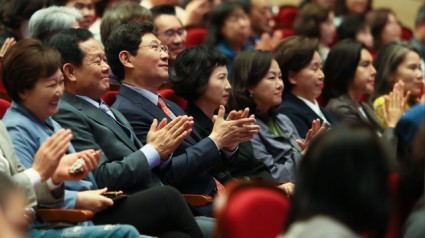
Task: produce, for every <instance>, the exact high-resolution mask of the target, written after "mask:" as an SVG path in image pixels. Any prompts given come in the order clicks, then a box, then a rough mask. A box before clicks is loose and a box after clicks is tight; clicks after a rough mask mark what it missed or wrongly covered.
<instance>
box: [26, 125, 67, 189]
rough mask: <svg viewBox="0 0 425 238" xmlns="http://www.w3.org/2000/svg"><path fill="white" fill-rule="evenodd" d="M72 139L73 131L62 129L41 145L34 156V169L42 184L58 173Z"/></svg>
mask: <svg viewBox="0 0 425 238" xmlns="http://www.w3.org/2000/svg"><path fill="white" fill-rule="evenodd" d="M71 139H72V134H71V130H69V129H67V130H64V129H61V130H59V131H58V132H57V133H56V134H54V135H53V136H51V137H50V138H48V139H47V140H46V141H45V142H44V143H43V144H41V146H40V148H39V149H38V151H37V153H36V154H35V156H34V163H33V164H32V168H33V169H34V170H35V171H37V172H38V174H39V175H40V177H41V181H42V182H43V181H45V180H47V179H48V178H50V177H51V176H52V175H53V173H54V172H55V171H56V168H57V167H58V165H59V162H60V160H61V158H62V157H63V155H64V154H65V152H66V151H67V150H68V146H69V142H70V141H71Z"/></svg>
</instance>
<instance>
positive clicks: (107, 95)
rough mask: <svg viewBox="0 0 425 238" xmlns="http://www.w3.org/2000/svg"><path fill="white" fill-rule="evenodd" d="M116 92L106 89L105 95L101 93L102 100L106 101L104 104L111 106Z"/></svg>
mask: <svg viewBox="0 0 425 238" xmlns="http://www.w3.org/2000/svg"><path fill="white" fill-rule="evenodd" d="M117 94H118V91H108V92H106V93H105V95H103V97H102V100H103V101H104V102H105V103H106V105H108V106H112V104H114V102H115V99H116V98H117Z"/></svg>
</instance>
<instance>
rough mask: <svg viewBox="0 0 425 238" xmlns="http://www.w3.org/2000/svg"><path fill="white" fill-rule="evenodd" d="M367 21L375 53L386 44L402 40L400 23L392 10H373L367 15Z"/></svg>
mask: <svg viewBox="0 0 425 238" xmlns="http://www.w3.org/2000/svg"><path fill="white" fill-rule="evenodd" d="M366 21H367V24H368V25H369V26H370V29H371V32H372V36H373V42H374V46H375V47H374V53H376V52H378V51H379V49H380V48H381V46H383V45H384V44H386V43H389V42H392V41H398V40H401V26H400V22H399V21H398V19H397V17H396V15H395V14H394V12H393V11H392V10H390V9H388V8H380V9H376V10H372V11H370V12H369V13H368V14H367V15H366Z"/></svg>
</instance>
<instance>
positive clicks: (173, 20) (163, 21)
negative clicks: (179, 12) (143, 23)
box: [154, 14, 183, 28]
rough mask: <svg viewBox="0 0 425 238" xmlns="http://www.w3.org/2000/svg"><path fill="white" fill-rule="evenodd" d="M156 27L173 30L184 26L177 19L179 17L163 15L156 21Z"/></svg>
mask: <svg viewBox="0 0 425 238" xmlns="http://www.w3.org/2000/svg"><path fill="white" fill-rule="evenodd" d="M154 23H155V26H156V27H161V28H171V27H175V26H177V27H183V24H182V23H181V21H180V20H179V18H177V16H174V15H170V14H162V15H159V16H158V17H156V18H155V20H154Z"/></svg>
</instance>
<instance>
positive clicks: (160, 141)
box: [146, 116, 193, 160]
mask: <svg viewBox="0 0 425 238" xmlns="http://www.w3.org/2000/svg"><path fill="white" fill-rule="evenodd" d="M192 126H193V118H192V117H188V116H178V117H176V118H174V119H173V120H172V121H171V122H170V123H168V125H167V119H165V118H164V119H163V120H162V121H161V122H160V123H158V120H156V119H154V121H153V123H152V125H151V128H150V130H149V132H148V135H147V140H146V141H147V144H150V145H152V146H153V147H154V148H155V149H156V150H157V151H158V153H159V155H160V157H161V159H163V160H166V159H168V156H169V155H170V154H171V153H173V152H174V150H176V148H177V147H178V146H179V145H180V143H181V142H182V141H183V140H184V139H185V138H186V137H187V136H188V135H190V133H191V132H192Z"/></svg>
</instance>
